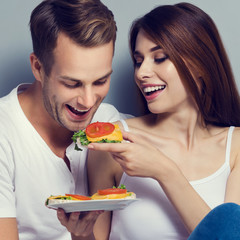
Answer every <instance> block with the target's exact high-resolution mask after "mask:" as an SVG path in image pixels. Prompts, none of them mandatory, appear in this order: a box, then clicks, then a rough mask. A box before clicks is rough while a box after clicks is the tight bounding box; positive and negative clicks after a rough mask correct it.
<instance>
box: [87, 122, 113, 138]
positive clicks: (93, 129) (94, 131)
mask: <svg viewBox="0 0 240 240" xmlns="http://www.w3.org/2000/svg"><path fill="white" fill-rule="evenodd" d="M114 129H115V126H114V125H113V124H112V123H109V122H95V123H91V124H89V125H88V126H87V128H86V130H85V132H86V134H87V136H89V137H91V138H97V137H102V136H105V135H109V134H111V133H112V132H113V131H114Z"/></svg>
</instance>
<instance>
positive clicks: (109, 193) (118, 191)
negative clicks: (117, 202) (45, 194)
mask: <svg viewBox="0 0 240 240" xmlns="http://www.w3.org/2000/svg"><path fill="white" fill-rule="evenodd" d="M135 198H136V194H135V193H134V192H129V191H127V189H126V186H125V185H123V184H122V185H121V186H119V187H114V186H113V187H112V188H106V189H100V190H98V191H97V192H96V193H95V194H93V195H92V196H84V195H78V194H65V195H57V196H50V197H49V198H47V200H46V202H45V205H46V206H49V205H51V204H58V203H68V202H76V201H92V200H106V199H135Z"/></svg>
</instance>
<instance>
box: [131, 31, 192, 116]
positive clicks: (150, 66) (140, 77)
mask: <svg viewBox="0 0 240 240" xmlns="http://www.w3.org/2000/svg"><path fill="white" fill-rule="evenodd" d="M133 56H134V59H135V81H136V83H137V85H138V87H139V89H140V90H141V92H142V94H143V96H144V97H145V99H146V101H147V104H148V108H149V110H150V111H151V112H152V113H171V112H175V111H179V109H181V108H185V107H186V106H187V105H189V103H190V95H189V94H188V93H187V91H186V89H185V87H184V86H183V84H182V81H181V79H180V77H179V75H178V72H177V70H176V68H175V66H174V65H173V63H172V62H171V61H170V60H169V58H168V56H167V55H166V53H165V52H164V51H163V49H161V47H160V46H158V45H157V44H156V43H154V42H153V41H152V40H150V38H149V37H148V35H147V34H146V33H145V32H144V31H142V30H140V31H139V33H138V36H137V39H136V48H135V52H134V54H133Z"/></svg>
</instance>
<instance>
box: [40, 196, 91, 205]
mask: <svg viewBox="0 0 240 240" xmlns="http://www.w3.org/2000/svg"><path fill="white" fill-rule="evenodd" d="M88 200H92V198H91V197H88V196H84V195H78V194H65V195H57V196H53V195H52V196H50V197H49V198H47V200H46V202H45V205H46V206H48V205H51V204H55V203H65V202H74V201H88Z"/></svg>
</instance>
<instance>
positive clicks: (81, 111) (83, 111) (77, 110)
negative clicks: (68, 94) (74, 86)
mask: <svg viewBox="0 0 240 240" xmlns="http://www.w3.org/2000/svg"><path fill="white" fill-rule="evenodd" d="M74 110H75V111H78V112H81V113H82V112H87V111H88V110H89V109H86V110H80V109H77V108H74Z"/></svg>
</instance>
